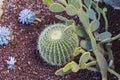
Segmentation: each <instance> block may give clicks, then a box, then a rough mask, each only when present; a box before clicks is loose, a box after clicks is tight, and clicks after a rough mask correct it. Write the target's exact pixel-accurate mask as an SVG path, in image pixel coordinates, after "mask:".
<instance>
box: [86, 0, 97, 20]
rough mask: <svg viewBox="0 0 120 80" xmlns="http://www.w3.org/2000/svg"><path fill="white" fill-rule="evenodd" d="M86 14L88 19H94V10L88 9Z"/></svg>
mask: <svg viewBox="0 0 120 80" xmlns="http://www.w3.org/2000/svg"><path fill="white" fill-rule="evenodd" d="M88 1H89V0H88ZM86 13H87V15H88V17H89V18H90V19H92V20H94V19H96V13H95V12H94V10H92V9H88V10H87V12H86Z"/></svg>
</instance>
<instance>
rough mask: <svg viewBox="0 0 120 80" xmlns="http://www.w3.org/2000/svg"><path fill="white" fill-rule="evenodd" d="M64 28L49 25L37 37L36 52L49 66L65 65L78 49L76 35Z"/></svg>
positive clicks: (60, 25) (57, 25)
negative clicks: (37, 51)
mask: <svg viewBox="0 0 120 80" xmlns="http://www.w3.org/2000/svg"><path fill="white" fill-rule="evenodd" d="M66 28H67V26H66V25H63V24H54V25H50V26H48V27H47V28H46V29H45V30H44V31H43V32H42V33H41V35H40V36H39V39H38V50H39V52H40V54H41V56H42V58H43V59H44V60H45V61H46V62H48V63H49V64H51V65H56V66H61V65H64V64H66V63H67V62H69V61H70V60H71V59H72V54H73V52H74V49H75V48H76V47H78V44H79V41H78V37H77V35H76V34H75V33H73V32H72V31H71V30H70V29H68V30H65V29H66ZM64 30H65V31H64Z"/></svg>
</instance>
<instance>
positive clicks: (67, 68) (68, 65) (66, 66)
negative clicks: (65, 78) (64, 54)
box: [63, 63, 71, 72]
mask: <svg viewBox="0 0 120 80" xmlns="http://www.w3.org/2000/svg"><path fill="white" fill-rule="evenodd" d="M70 69H71V63H68V64H66V65H65V67H64V68H63V72H67V71H69V70H70Z"/></svg>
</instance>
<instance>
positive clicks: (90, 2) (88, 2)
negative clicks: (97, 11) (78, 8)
mask: <svg viewBox="0 0 120 80" xmlns="http://www.w3.org/2000/svg"><path fill="white" fill-rule="evenodd" d="M83 1H84V3H85V5H86V6H87V7H88V8H89V7H91V5H92V1H91V0H83Z"/></svg>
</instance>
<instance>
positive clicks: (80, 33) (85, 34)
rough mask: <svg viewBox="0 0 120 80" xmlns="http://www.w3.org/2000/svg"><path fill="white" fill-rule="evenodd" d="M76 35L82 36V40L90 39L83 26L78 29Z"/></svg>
mask: <svg viewBox="0 0 120 80" xmlns="http://www.w3.org/2000/svg"><path fill="white" fill-rule="evenodd" d="M76 33H77V35H78V36H80V37H82V38H87V37H88V35H87V33H86V31H85V29H84V28H83V27H81V26H77V27H76Z"/></svg>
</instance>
